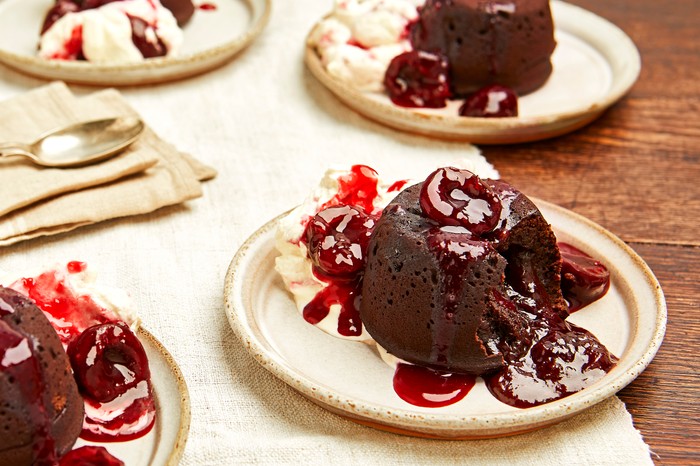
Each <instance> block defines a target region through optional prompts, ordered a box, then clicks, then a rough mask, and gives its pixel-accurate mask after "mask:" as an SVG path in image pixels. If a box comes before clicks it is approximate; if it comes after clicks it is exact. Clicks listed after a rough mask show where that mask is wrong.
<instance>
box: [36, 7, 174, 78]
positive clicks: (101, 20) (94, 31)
mask: <svg viewBox="0 0 700 466" xmlns="http://www.w3.org/2000/svg"><path fill="white" fill-rule="evenodd" d="M130 17H132V18H139V19H141V20H143V22H144V23H145V24H146V26H145V29H144V32H143V35H144V37H145V40H146V41H147V42H150V43H157V42H158V40H159V39H160V41H162V43H163V44H164V45H165V47H166V49H167V53H166V55H167V56H171V55H175V54H177V52H178V50H179V48H180V46H181V45H182V40H183V33H182V29H180V27H179V26H178V25H177V21H176V20H175V17H174V16H173V14H172V13H171V12H170V10H168V9H167V8H165V7H164V6H163V5H161V4H160V2H159V1H158V0H124V1H119V2H112V3H107V4H105V5H103V6H101V7H99V8H95V9H90V10H85V11H79V12H74V13H67V14H66V15H64V16H62V17H61V18H60V19H58V20H57V21H56V22H55V23H54V24H53V25H52V26H51V27H50V28H49V29H48V30H46V31H45V32H44V34H42V36H41V38H40V41H39V56H41V57H43V58H47V59H63V60H71V59H75V54H76V53H77V51H80V47H82V53H83V55H84V56H85V59H86V60H88V61H90V62H93V63H103V64H104V63H110V64H119V63H134V62H139V61H142V60H144V57H143V55H142V54H141V52H140V51H139V49H138V48H137V47H136V45H135V44H134V42H133V40H132V33H133V31H132V22H131V20H130Z"/></svg>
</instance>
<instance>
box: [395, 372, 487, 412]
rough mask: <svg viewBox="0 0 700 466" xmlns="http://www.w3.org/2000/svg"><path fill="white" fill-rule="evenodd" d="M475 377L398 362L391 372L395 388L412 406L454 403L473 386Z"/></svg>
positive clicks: (436, 405) (434, 406)
mask: <svg viewBox="0 0 700 466" xmlns="http://www.w3.org/2000/svg"><path fill="white" fill-rule="evenodd" d="M475 383H476V377H472V376H469V375H465V374H453V373H448V372H441V371H436V370H434V369H430V368H428V367H422V366H415V365H413V364H404V363H399V364H398V365H397V366H396V372H395V373H394V391H395V392H396V394H397V395H399V397H401V399H402V400H404V401H406V402H407V403H411V404H412V405H415V406H423V407H426V408H439V407H440V406H448V405H451V404H454V403H457V402H458V401H459V400H461V399H462V398H464V397H465V396H467V393H469V391H470V390H471V389H472V387H474V384H475Z"/></svg>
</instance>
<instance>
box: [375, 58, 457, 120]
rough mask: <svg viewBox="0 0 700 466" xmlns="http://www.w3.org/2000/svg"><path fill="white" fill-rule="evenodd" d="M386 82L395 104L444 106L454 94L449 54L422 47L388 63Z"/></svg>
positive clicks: (430, 106)
mask: <svg viewBox="0 0 700 466" xmlns="http://www.w3.org/2000/svg"><path fill="white" fill-rule="evenodd" d="M384 86H385V87H386V90H387V92H388V93H389V97H390V98H391V101H392V102H394V103H395V104H396V105H400V106H402V107H428V108H442V107H444V106H445V105H447V99H448V98H449V97H450V95H451V94H450V83H449V64H448V61H447V58H446V57H445V56H444V55H441V54H435V53H429V52H424V51H420V50H413V51H410V52H405V53H402V54H401V55H398V56H397V57H395V58H394V59H393V60H392V61H391V63H390V64H389V67H388V68H387V70H386V73H385V75H384Z"/></svg>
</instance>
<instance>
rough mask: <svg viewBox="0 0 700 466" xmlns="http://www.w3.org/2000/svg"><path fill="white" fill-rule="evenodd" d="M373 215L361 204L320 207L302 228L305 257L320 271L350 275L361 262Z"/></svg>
mask: <svg viewBox="0 0 700 466" xmlns="http://www.w3.org/2000/svg"><path fill="white" fill-rule="evenodd" d="M374 224H375V219H374V217H372V216H370V215H368V214H367V213H365V211H364V210H363V209H362V208H361V207H353V206H348V205H337V206H333V207H328V208H326V209H323V210H321V211H320V212H319V213H318V214H316V216H314V218H313V219H312V220H311V221H310V222H309V224H308V225H307V227H306V239H307V245H308V248H309V257H310V258H311V261H312V262H313V264H314V266H315V267H316V268H317V269H319V270H320V271H321V272H322V273H324V274H327V275H331V276H334V277H350V278H351V277H353V276H355V275H356V274H357V273H358V272H360V271H361V270H362V269H363V267H364V264H365V258H366V253H367V246H368V244H369V238H370V235H371V234H372V230H373V228H374Z"/></svg>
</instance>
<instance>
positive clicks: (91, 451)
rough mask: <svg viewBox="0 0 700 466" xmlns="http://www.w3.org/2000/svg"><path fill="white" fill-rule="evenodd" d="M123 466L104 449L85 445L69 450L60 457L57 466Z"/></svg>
mask: <svg viewBox="0 0 700 466" xmlns="http://www.w3.org/2000/svg"><path fill="white" fill-rule="evenodd" d="M88 465H89V466H124V462H123V461H121V460H120V459H118V458H116V457H114V456H113V455H112V454H111V453H110V452H108V451H107V449H105V447H96V446H92V445H85V446H82V447H80V448H76V449H75V450H71V451H69V452H68V453H66V454H65V455H63V456H62V457H61V459H60V460H59V462H58V466H88Z"/></svg>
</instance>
